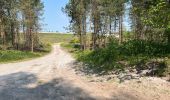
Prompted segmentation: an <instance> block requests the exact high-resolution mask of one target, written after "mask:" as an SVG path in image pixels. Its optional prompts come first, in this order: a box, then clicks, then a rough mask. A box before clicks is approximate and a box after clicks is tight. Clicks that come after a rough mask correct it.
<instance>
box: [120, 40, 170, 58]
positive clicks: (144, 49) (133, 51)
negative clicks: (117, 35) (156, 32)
mask: <svg viewBox="0 0 170 100" xmlns="http://www.w3.org/2000/svg"><path fill="white" fill-rule="evenodd" d="M168 49H169V47H168V44H166V43H160V42H153V41H145V40H130V41H128V42H124V43H123V44H122V45H121V52H122V53H123V55H127V56H136V55H148V56H164V55H166V54H168V53H170V51H169V50H168Z"/></svg>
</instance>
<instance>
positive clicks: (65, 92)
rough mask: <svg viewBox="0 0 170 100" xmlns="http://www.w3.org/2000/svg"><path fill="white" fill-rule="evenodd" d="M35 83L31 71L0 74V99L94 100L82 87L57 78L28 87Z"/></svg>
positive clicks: (34, 77)
mask: <svg viewBox="0 0 170 100" xmlns="http://www.w3.org/2000/svg"><path fill="white" fill-rule="evenodd" d="M34 83H37V77H36V76H35V75H34V74H31V73H25V72H19V73H14V74H9V75H5V76H0V100H95V99H94V98H93V97H91V96H90V95H89V94H88V93H86V92H84V91H83V90H82V89H80V88H77V87H74V86H72V85H71V84H66V83H65V82H64V80H63V79H61V78H57V79H54V80H52V81H51V82H48V83H45V84H40V83H39V84H40V85H38V86H37V87H35V88H29V87H28V85H29V84H34Z"/></svg>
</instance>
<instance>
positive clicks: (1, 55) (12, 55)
mask: <svg viewBox="0 0 170 100" xmlns="http://www.w3.org/2000/svg"><path fill="white" fill-rule="evenodd" d="M45 54H47V52H35V53H32V52H26V51H17V50H5V51H0V63H8V62H15V61H21V60H28V59H32V58H37V57H41V56H43V55H45Z"/></svg>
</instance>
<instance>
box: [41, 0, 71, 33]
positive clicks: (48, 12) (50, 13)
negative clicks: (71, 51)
mask: <svg viewBox="0 0 170 100" xmlns="http://www.w3.org/2000/svg"><path fill="white" fill-rule="evenodd" d="M42 1H43V2H44V15H43V20H42V23H43V24H44V25H43V26H42V31H45V32H46V31H53V32H56V31H59V32H67V31H66V30H65V29H64V27H66V26H68V25H69V19H68V17H67V16H66V14H64V13H63V12H62V11H61V9H62V7H64V6H65V5H66V4H67V2H68V0H42Z"/></svg>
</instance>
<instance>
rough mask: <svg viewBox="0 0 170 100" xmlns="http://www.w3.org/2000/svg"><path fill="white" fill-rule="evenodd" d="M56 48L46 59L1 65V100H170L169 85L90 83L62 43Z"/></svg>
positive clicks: (149, 81)
mask: <svg viewBox="0 0 170 100" xmlns="http://www.w3.org/2000/svg"><path fill="white" fill-rule="evenodd" d="M53 48H54V49H53V51H52V52H51V53H50V54H49V55H47V56H45V57H42V58H38V59H35V60H31V61H24V62H20V63H9V64H0V100H170V83H169V82H166V81H163V80H161V79H159V78H141V79H140V81H139V80H131V81H127V82H124V83H121V84H120V83H118V82H116V81H112V82H90V81H89V80H88V78H87V77H84V76H80V75H77V74H76V72H75V71H74V69H72V67H71V66H73V64H74V61H75V60H74V59H73V58H72V57H71V56H70V55H69V54H68V53H66V52H65V51H63V50H62V49H61V48H60V46H59V44H56V45H54V46H53Z"/></svg>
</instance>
